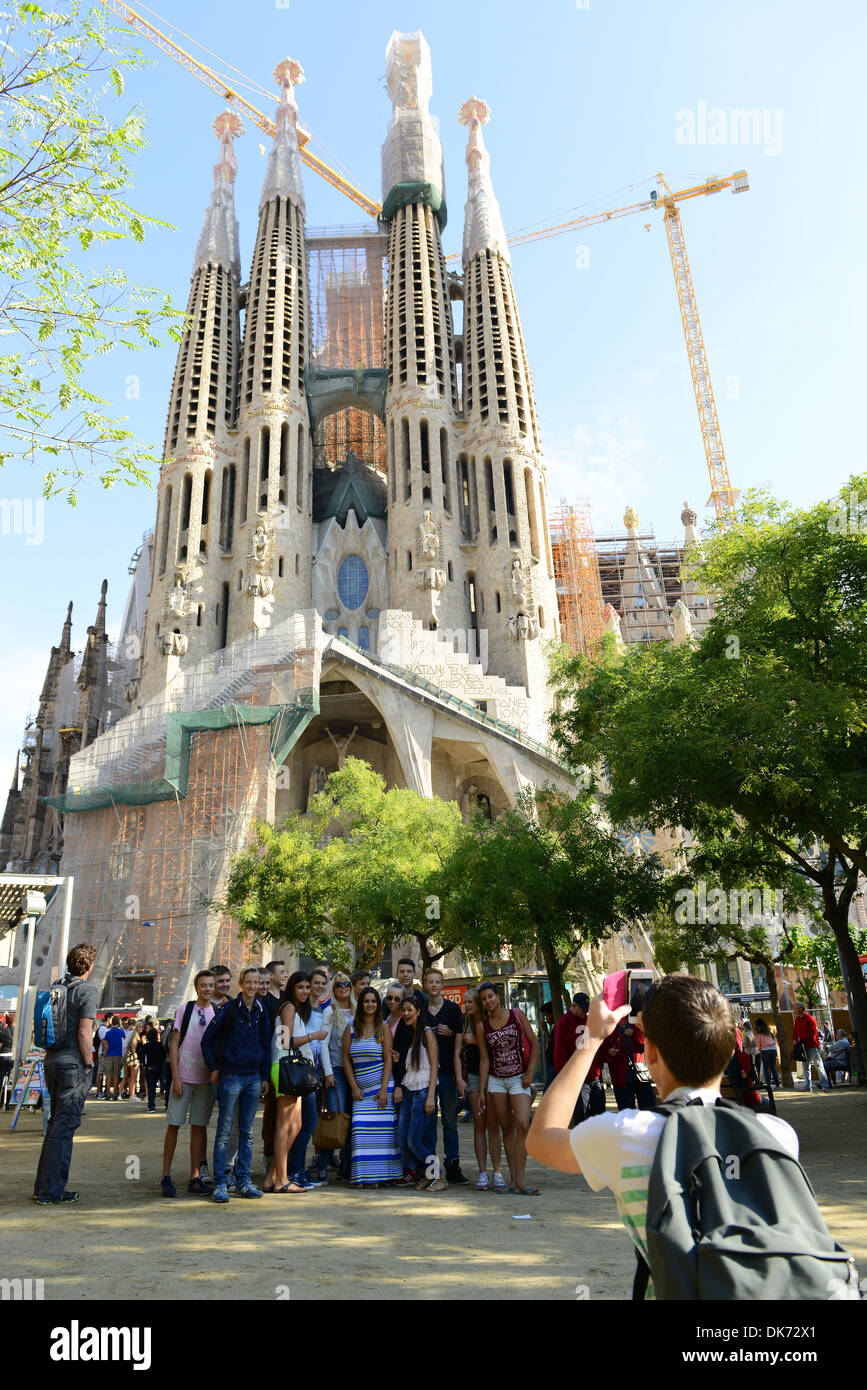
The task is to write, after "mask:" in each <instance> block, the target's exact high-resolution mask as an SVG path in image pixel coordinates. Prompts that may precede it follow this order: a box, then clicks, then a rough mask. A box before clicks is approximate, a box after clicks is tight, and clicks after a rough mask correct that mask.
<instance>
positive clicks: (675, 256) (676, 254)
mask: <svg viewBox="0 0 867 1390" xmlns="http://www.w3.org/2000/svg"><path fill="white" fill-rule="evenodd" d="M103 4H104V5H105V6H106V8H107V9H110V10H112V11H113V12H114V13H115V14H116V15H117V16H118V17H119V18H120V19H122V20H123V21H124V23H126V24H128V25H129V26H130V28H132V29H135V30H137V31H138V33H140V34H143V35H144V37H145V38H147V39H149V40H150V42H151V43H153V44H155V45H156V47H157V48H159V49H161V50H162V52H163V53H167V54H168V55H169V57H170V58H173V59H174V60H175V62H177V63H180V65H181V66H182V67H184V68H186V69H187V71H188V72H191V73H192V74H193V76H194V77H198V79H199V81H200V82H204V83H205V85H206V86H208V87H210V88H211V90H212V91H214V92H216V93H217V94H218V95H219V96H220V97H221V98H222V99H223V100H224V101H227V102H228V103H229V104H230V105H231V106H233V107H234V108H235V109H236V110H237V111H240V112H241V114H242V115H244V116H246V117H247V119H248V120H249V121H251V122H252V124H253V125H256V126H258V127H259V129H260V130H263V131H264V132H265V134H266V135H270V136H271V137H272V138H273V136H274V134H275V127H274V122H273V121H272V120H270V119H269V117H268V116H265V115H264V114H263V113H262V112H261V111H260V110H259V109H258V107H256V106H254V105H253V104H252V102H250V101H248V100H247V98H246V97H243V96H241V94H240V93H239V92H236V91H235V89H234V88H233V87H231V86H230V85H229V84H228V83H227V82H226V80H225V79H224V78H222V77H220V75H219V74H218V73H216V72H214V70H213V69H212V68H209V67H208V66H207V65H206V64H205V63H201V62H199V60H198V59H197V58H194V57H192V55H191V54H189V53H187V51H186V50H185V49H183V48H181V46H180V44H177V43H175V41H174V40H173V39H170V38H169V37H168V36H167V35H166V34H164V33H163V32H162V30H161V29H158V28H157V26H156V25H155V24H152V23H151V21H150V20H148V19H145V18H144V16H143V15H140V14H139V13H138V11H137V10H134V9H132V7H131V6H129V5H126V4H124V3H123V0H103ZM310 139H311V136H310V132H309V131H308V130H306V129H305V128H304V127H303V126H302V125H300V124H299V126H298V145H299V149H300V152H301V158H302V159H303V161H304V163H305V164H306V165H307V166H308V167H309V168H310V169H313V170H314V171H315V173H317V174H319V176H320V177H321V178H323V179H325V180H326V182H327V183H330V184H331V186H332V188H336V189H337V190H338V191H339V192H341V193H344V194H345V195H346V197H347V198H350V199H351V200H352V202H353V203H356V204H357V205H358V207H360V208H363V209H364V211H365V212H366V213H368V215H369V216H370V217H378V216H379V214H380V212H381V211H382V204H381V203H377V202H375V201H374V199H373V198H369V197H368V196H367V194H366V193H362V191H361V189H360V188H357V187H356V185H355V184H354V183H352V182H351V181H350V180H349V179H346V178H344V177H343V175H342V174H339V173H338V172H337V170H336V169H332V168H331V166H330V165H329V164H326V163H325V161H324V160H321V159H319V158H317V156H316V155H315V154H312V153H311V152H310V150H309V149H308V148H307V146H308V145H309V142H310ZM656 182H657V188H656V189H654V190H653V191H652V192H651V194H650V197H649V198H647V199H645V200H644V201H642V202H640V203H630V204H628V205H627V206H626V207H622V208H613V209H611V210H610V211H604V212H594V213H590V214H589V215H587V216H584V217H575V218H572V219H571V220H570V221H568V222H561V223H558V224H557V225H556V226H553V227H541V228H537V229H536V230H535V231H528V232H520V233H518V234H516V235H515V236H511V237H509V239H508V240H509V245H510V246H524V245H526V244H527V243H528V242H532V241H541V240H543V239H544V238H546V237H552V236H562V235H563V234H564V233H566V232H571V231H574V230H576V229H577V228H579V227H592V226H594V225H596V224H597V223H599V222H613V221H614V220H615V219H616V218H620V217H628V216H630V214H631V213H634V212H647V211H650V210H656V211H658V210H659V209H660V208H662V209H663V211H664V220H665V231H666V235H667V237H668V250H669V254H670V256H671V265H672V269H673V271H674V283H675V286H676V289H677V300H678V304H679V306H680V317H681V322H682V324H683V334H684V337H685V339H686V351H687V355H688V357H689V369H690V373H691V375H692V387H693V391H694V392H695V402H696V405H697V407H698V416H699V423H700V425H701V436H702V440H703V441H704V449H705V455H706V458H707V467H708V473H709V475H710V487H711V491H710V497H709V498H708V504H710V503H713V507H714V511H715V512H716V515H717V518H718V520H719V521H720V522H721V523H722V525H723V526H730V525H731V523H732V519H733V517H734V506H735V501H736V499H737V496H738V494H737V493H736V492H735V490H734V489H733V488H732V485H731V481H730V479H729V473H728V465H727V464H726V457H725V450H724V449H723V442H722V434H721V432H720V426H719V418H718V416H717V409H716V401H715V400H714V394H713V386H712V384H711V379H710V369H709V367H708V361H707V353H706V352H705V347H704V337H703V334H702V331H701V321H700V319H699V315H698V304H697V303H696V298H695V289H694V287H693V283H692V275H691V274H690V269H689V260H688V258H687V254H686V242H685V241H684V236H683V224H682V222H681V219H680V210H679V208H678V204H679V203H682V202H685V201H686V200H687V199H689V198H699V197H708V196H709V195H710V194H712V193H721V192H722V191H723V189H725V188H730V189H731V191H732V193H745V192H746V191H747V189H748V188H749V180H748V178H747V174H746V171H745V170H743V169H741V170H738V172H737V173H734V174H730V175H729V176H728V177H727V178H711V179H706V180H705V182H704V183H700V184H695V185H694V186H693V187H691V188H682V189H679V190H678V192H676V193H673V192H672V190H671V189H670V188H669V186H668V184H667V183H666V181H665V179H664V178H663V176H662V174H657V175H656ZM446 259H447V260H448V261H457V260H459V259H460V257H459V256H457V255H452V256H448V257H447V258H446Z"/></svg>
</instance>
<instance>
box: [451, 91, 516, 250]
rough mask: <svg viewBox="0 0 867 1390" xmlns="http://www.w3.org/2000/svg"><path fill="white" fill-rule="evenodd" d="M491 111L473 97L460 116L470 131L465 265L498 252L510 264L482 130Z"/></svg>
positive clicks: (477, 98) (462, 109)
mask: <svg viewBox="0 0 867 1390" xmlns="http://www.w3.org/2000/svg"><path fill="white" fill-rule="evenodd" d="M490 117H491V109H490V107H489V106H488V104H487V102H484V101H482V100H481V99H480V98H479V97H476V96H473V97H470V99H469V101H465V102H464V104H463V106H462V107H461V108H460V110H459V112H458V120H459V122H460V124H461V125H465V126H467V127H468V128H469V135H468V137H467V153H466V161H467V168H468V169H469V190H468V193H467V205H466V212H465V216H464V264H465V265H466V263H467V262H468V261H471V260H472V258H473V256H479V255H481V254H482V252H484V251H496V252H497V253H498V255H500V256H502V257H503V260H505V261H509V260H510V257H509V245H508V242H507V241H506V232H505V229H504V227H503V219H502V217H501V215H500V205H499V203H498V202H497V199H496V197H495V196H494V186H493V184H492V183H491V156H490V155H489V154H488V151H487V150H486V149H485V142H484V139H483V138H482V126H483V125H487V123H488V121H489V120H490Z"/></svg>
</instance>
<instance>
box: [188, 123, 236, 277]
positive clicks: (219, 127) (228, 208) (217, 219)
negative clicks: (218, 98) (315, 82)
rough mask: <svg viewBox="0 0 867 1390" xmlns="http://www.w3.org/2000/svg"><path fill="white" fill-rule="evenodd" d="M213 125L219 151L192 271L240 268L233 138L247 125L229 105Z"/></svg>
mask: <svg viewBox="0 0 867 1390" xmlns="http://www.w3.org/2000/svg"><path fill="white" fill-rule="evenodd" d="M211 129H212V130H213V132H214V134H215V135H216V137H217V139H218V140H219V141H220V153H219V155H218V156H217V162H216V164H215V165H214V191H213V193H212V194H211V201H210V203H209V205H208V208H207V211H206V212H205V220H204V222H203V224H202V231H201V235H200V237H199V241H198V245H197V246H196V254H195V256H194V258H193V271H194V272H195V271H196V270H198V268H199V266H203V265H208V264H209V263H210V264H212V265H225V266H227V267H231V268H232V269H234V270H235V271H238V270H239V268H240V261H239V255H238V223H237V222H236V220H235V200H234V193H235V175H236V174H237V172H238V161H237V159H236V158H235V151H234V149H233V148H232V141H233V140H235V139H237V137H238V136H239V135H243V134H244V126H243V123H242V121H241V117H240V116H239V115H238V113H237V111H233V110H232V109H231V108H230V107H226V109H225V110H224V111H221V112H220V114H219V116H217V117H216V119H215V120H214V122H213V125H212V126H211Z"/></svg>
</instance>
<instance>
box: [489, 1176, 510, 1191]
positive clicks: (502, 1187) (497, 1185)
mask: <svg viewBox="0 0 867 1390" xmlns="http://www.w3.org/2000/svg"><path fill="white" fill-rule="evenodd" d="M491 1188H492V1189H493V1191H494V1192H508V1190H509V1189H508V1186H507V1184H506V1180H505V1178H504V1177H503V1175H502V1173H494V1175H493V1177H492V1178H491Z"/></svg>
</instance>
